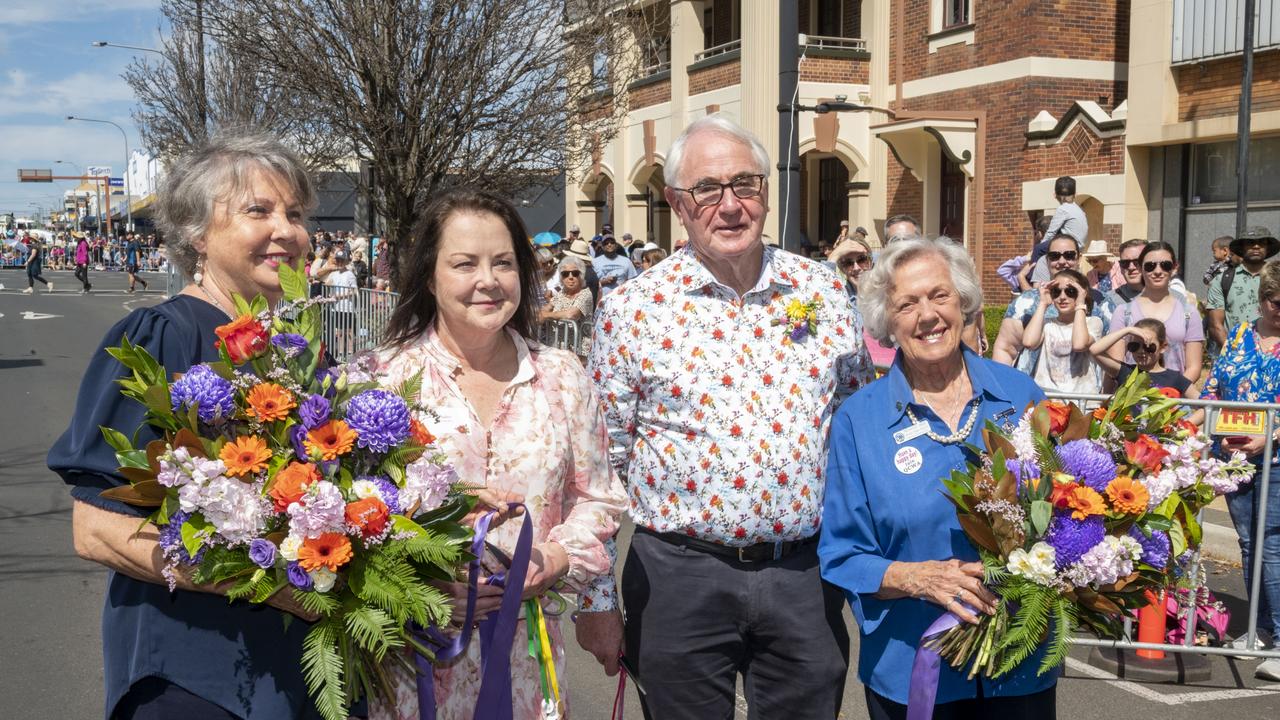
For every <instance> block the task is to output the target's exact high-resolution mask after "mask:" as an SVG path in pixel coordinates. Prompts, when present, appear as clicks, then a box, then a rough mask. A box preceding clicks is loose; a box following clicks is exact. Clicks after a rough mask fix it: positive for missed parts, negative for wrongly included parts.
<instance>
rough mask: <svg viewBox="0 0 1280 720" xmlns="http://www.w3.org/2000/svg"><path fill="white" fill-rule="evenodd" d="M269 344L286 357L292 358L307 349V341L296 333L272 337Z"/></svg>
mask: <svg viewBox="0 0 1280 720" xmlns="http://www.w3.org/2000/svg"><path fill="white" fill-rule="evenodd" d="M271 344H272V345H275V346H276V347H277V348H279V349H280V350H281V351H282V352H284V354H285V356H287V357H294V356H295V355H298V354H300V353H301V352H302V351H303V350H306V349H307V339H306V338H304V337H302V336H301V335H299V334H297V333H280V334H279V335H272V336H271Z"/></svg>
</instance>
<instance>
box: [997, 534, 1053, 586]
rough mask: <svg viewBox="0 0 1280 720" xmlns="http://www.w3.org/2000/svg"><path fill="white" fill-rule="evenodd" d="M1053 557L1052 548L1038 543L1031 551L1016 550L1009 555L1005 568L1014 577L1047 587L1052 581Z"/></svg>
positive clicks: (1046, 544)
mask: <svg viewBox="0 0 1280 720" xmlns="http://www.w3.org/2000/svg"><path fill="white" fill-rule="evenodd" d="M1055 556H1056V553H1055V552H1054V550H1053V546H1051V545H1049V544H1048V543H1043V542H1039V543H1036V544H1035V545H1033V546H1032V547H1031V550H1023V549H1022V548H1018V549H1017V550H1014V551H1013V552H1011V553H1009V562H1008V564H1007V565H1006V567H1007V568H1008V570H1009V572H1011V573H1013V574H1014V575H1017V576H1019V577H1024V578H1026V579H1028V580H1030V581H1031V582H1033V583H1036V584H1037V585H1044V586H1046V587H1047V586H1050V585H1052V584H1053V581H1054V558H1055Z"/></svg>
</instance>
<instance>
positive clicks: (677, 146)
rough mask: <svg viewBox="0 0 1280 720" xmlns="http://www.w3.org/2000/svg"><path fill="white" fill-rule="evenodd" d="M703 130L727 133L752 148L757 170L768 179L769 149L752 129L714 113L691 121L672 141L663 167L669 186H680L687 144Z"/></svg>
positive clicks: (663, 174) (664, 177) (752, 156)
mask: <svg viewBox="0 0 1280 720" xmlns="http://www.w3.org/2000/svg"><path fill="white" fill-rule="evenodd" d="M703 132H712V133H718V134H720V135H727V136H729V137H731V138H733V139H734V140H737V141H738V142H740V143H742V144H743V145H746V146H747V147H749V148H751V158H752V159H753V160H755V163H756V172H758V173H760V174H761V175H764V176H765V178H766V179H768V177H769V151H767V150H765V149H764V145H762V144H760V140H759V139H758V138H757V137H756V136H755V135H753V134H752V133H751V131H749V130H747V129H746V128H744V127H742V126H741V125H739V124H738V123H736V122H734V121H733V120H730V119H729V117H728V116H726V115H723V114H721V113H712V114H710V115H706V116H704V117H700V118H698V119H697V120H694V121H693V122H691V123H689V126H688V127H686V128H685V129H684V132H682V133H680V136H679V137H677V138H676V139H675V142H673V143H671V149H669V150H667V161H666V165H665V166H663V168H662V180H663V182H665V183H666V184H667V187H680V181H679V178H680V170H681V167H680V166H681V165H683V164H684V151H685V145H687V144H688V143H689V138H690V137H692V136H693V135H696V134H698V133H703Z"/></svg>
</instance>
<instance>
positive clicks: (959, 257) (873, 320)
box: [858, 235, 982, 345]
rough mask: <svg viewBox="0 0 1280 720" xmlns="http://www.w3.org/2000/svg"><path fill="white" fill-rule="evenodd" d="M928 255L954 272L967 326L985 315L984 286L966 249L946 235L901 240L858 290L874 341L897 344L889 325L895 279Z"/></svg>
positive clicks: (886, 252) (860, 306) (884, 254)
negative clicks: (915, 261)
mask: <svg viewBox="0 0 1280 720" xmlns="http://www.w3.org/2000/svg"><path fill="white" fill-rule="evenodd" d="M928 255H933V256H936V257H938V258H939V259H941V260H942V261H943V262H944V263H945V264H946V266H947V269H948V270H949V271H950V272H951V282H952V284H954V285H955V288H956V293H957V294H958V295H959V296H960V312H961V313H963V314H964V320H965V322H966V323H968V322H972V321H973V319H974V318H975V317H977V316H978V315H980V314H981V313H982V284H981V282H979V280H978V270H977V268H976V267H974V264H973V258H972V257H970V256H969V252H968V251H967V250H965V249H964V247H962V246H961V245H959V244H958V243H956V242H953V241H952V240H951V238H948V237H946V236H945V235H943V236H940V237H937V238H934V239H932V240H930V239H927V238H921V237H914V238H910V239H905V240H900V241H898V242H895V243H891V244H889V245H888V246H887V247H885V249H883V250H881V251H880V255H879V257H877V258H876V266H875V267H874V268H872V269H871V272H869V273H866V274H864V275H863V276H862V281H861V283H859V286H858V310H860V311H861V312H862V319H863V321H864V323H865V324H866V328H867V332H869V333H871V337H873V338H875V339H876V340H879V341H880V342H881V343H884V344H886V345H888V344H893V343H894V339H893V337H892V328H891V327H890V325H891V323H890V321H889V314H890V313H889V297H890V295H892V294H893V284H894V279H895V277H896V275H897V273H898V269H899V268H900V267H901V266H902V265H904V264H905V263H907V262H909V261H911V260H915V259H917V258H920V257H924V256H928ZM957 331H958V328H957Z"/></svg>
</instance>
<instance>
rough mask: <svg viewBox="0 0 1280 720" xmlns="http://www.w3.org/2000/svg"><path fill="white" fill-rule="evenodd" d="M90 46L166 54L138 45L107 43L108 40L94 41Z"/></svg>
mask: <svg viewBox="0 0 1280 720" xmlns="http://www.w3.org/2000/svg"><path fill="white" fill-rule="evenodd" d="M89 44H90V45H92V46H94V47H113V48H125V49H126V50H140V51H142V52H149V53H155V54H157V55H163V54H164V52H162V51H160V50H157V49H155V48H149V47H139V46H137V45H122V44H120V43H113V42H107V41H106V40H94V41H93V42H91V43H89Z"/></svg>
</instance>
